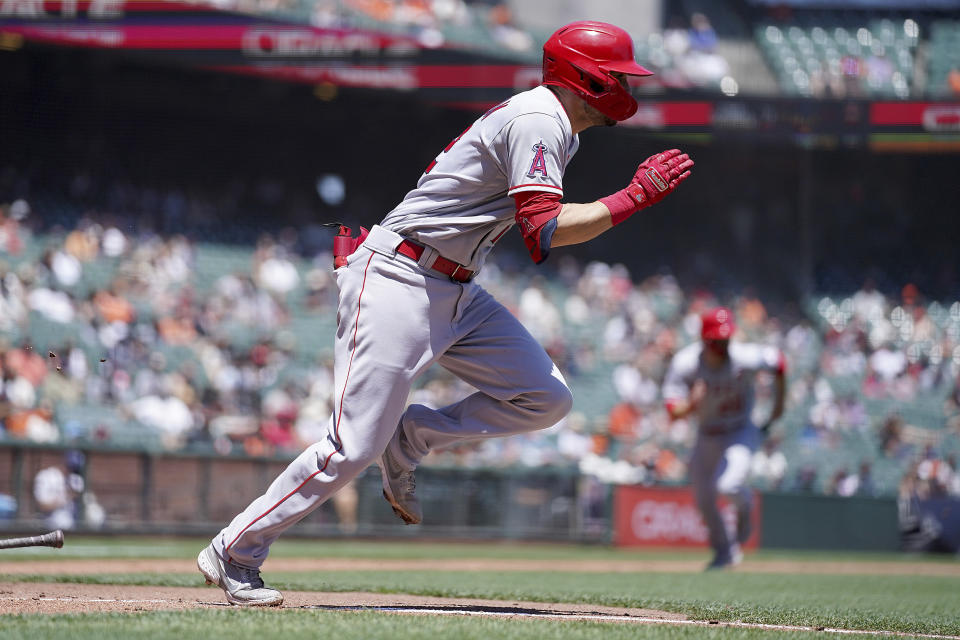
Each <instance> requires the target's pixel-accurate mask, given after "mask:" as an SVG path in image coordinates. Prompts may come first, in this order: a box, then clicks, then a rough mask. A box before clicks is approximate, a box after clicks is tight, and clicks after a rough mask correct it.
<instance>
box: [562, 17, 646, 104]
mask: <svg viewBox="0 0 960 640" xmlns="http://www.w3.org/2000/svg"><path fill="white" fill-rule="evenodd" d="M611 71H618V72H620V73H625V74H627V75H631V76H652V75H653V72H652V71H649V70H647V69H644V68H643V67H641V66H640V65H639V64H637V63H636V61H634V59H633V40H631V39H630V34H629V33H627V32H626V31H624V30H623V29H621V28H620V27H617V26H614V25H612V24H607V23H606V22H593V21H583V22H572V23H570V24H568V25H567V26H565V27H561V28H560V29H558V30H557V32H556V33H554V34H553V35H552V36H550V39H549V40H547V42H546V43H545V44H544V45H543V84H552V85H556V86H560V87H566V88H568V89H570V90H571V91H573V92H574V93H576V94H577V95H578V96H580V97H581V98H582V99H583V100H585V101H586V103H587V104H589V105H590V106H592V107H594V108H595V109H597V111H599V112H600V113H602V114H604V115H605V116H608V117H610V118H613V119H614V120H617V121H621V120H626V119H627V118H629V117H630V116H632V115H633V114H635V113H636V112H637V101H636V100H635V99H634V98H633V96H632V95H630V92H629V91H627V90H626V89H624V88H623V87H622V86H621V85H620V83H619V82H618V81H617V79H616V78H614V77H613V76H611V75H610V72H611Z"/></svg>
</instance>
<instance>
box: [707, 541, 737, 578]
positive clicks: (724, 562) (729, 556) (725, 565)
mask: <svg viewBox="0 0 960 640" xmlns="http://www.w3.org/2000/svg"><path fill="white" fill-rule="evenodd" d="M741 562H743V551H741V550H740V545H738V544H732V545H730V549H729V550H728V551H727V552H726V553H717V554H716V555H715V556H713V560H712V561H711V562H710V564H708V565H707V571H712V570H714V569H729V568H731V567H735V566H737V565H738V564H740V563H741Z"/></svg>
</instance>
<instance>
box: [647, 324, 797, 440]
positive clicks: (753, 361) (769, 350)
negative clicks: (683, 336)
mask: <svg viewBox="0 0 960 640" xmlns="http://www.w3.org/2000/svg"><path fill="white" fill-rule="evenodd" d="M729 353H730V359H729V360H728V361H727V363H726V364H725V365H724V366H722V367H720V368H717V369H714V368H711V367H709V366H707V365H706V363H704V362H703V358H702V357H701V356H702V354H703V343H701V342H695V343H692V344H689V345H687V346H686V347H684V348H683V349H681V350H680V351H678V352H677V353H676V355H674V357H673V360H672V361H671V362H670V368H669V369H668V370H667V375H666V377H665V378H664V382H663V397H664V399H665V400H667V401H668V402H669V401H671V400H686V399H687V397H688V396H689V393H690V388H691V387H692V386H693V385H694V383H695V382H696V381H697V380H703V381H704V382H705V383H706V385H707V395H706V397H705V398H704V400H703V402H702V403H701V405H700V407H699V409H698V410H697V414H696V415H697V418H698V420H699V423H700V431H701V433H702V432H707V433H728V432H732V431H736V430H737V429H740V428H741V427H743V426H745V425H746V424H749V422H750V413H751V412H752V411H753V402H754V377H755V374H756V373H757V372H758V371H776V370H778V369H782V367H783V356H782V353H781V351H780V350H779V349H777V348H776V347H772V346H767V345H760V344H750V343H744V342H731V343H730V347H729Z"/></svg>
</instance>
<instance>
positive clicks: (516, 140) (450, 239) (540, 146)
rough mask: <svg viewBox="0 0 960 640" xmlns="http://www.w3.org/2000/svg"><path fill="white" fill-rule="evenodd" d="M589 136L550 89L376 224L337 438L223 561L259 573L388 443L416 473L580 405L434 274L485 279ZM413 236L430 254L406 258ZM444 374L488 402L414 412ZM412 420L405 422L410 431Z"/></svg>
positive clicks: (284, 486)
mask: <svg viewBox="0 0 960 640" xmlns="http://www.w3.org/2000/svg"><path fill="white" fill-rule="evenodd" d="M576 148H577V137H576V136H574V135H573V134H572V132H571V127H570V122H569V120H568V119H567V116H566V113H565V112H564V110H563V107H562V106H561V105H560V102H559V101H558V100H557V98H556V97H555V96H554V95H553V93H552V92H551V91H550V90H549V89H546V88H544V87H538V88H536V89H533V90H531V91H527V92H525V93H522V94H519V95H517V96H514V97H513V98H511V99H510V100H509V101H507V102H506V103H504V104H501V105H499V106H498V107H495V108H494V109H492V110H491V111H489V112H488V113H487V114H485V115H484V116H482V117H481V118H479V119H478V120H477V121H476V122H475V123H474V124H473V126H472V127H471V128H470V129H469V130H467V131H466V132H464V133H463V134H462V135H461V136H460V137H459V138H457V139H456V140H455V141H454V142H453V143H451V146H448V147H447V149H446V150H445V151H444V152H443V153H441V154H440V155H439V156H438V157H437V160H436V161H435V163H433V164H431V166H430V167H429V168H428V170H427V172H426V173H424V175H423V176H422V177H421V178H420V180H419V182H418V184H417V188H416V189H414V190H413V191H411V192H410V193H408V194H407V196H406V197H405V198H404V200H403V202H402V203H401V204H400V205H399V206H397V208H396V209H394V210H393V211H392V212H390V213H389V214H388V215H387V216H386V218H385V219H384V220H383V223H382V225H376V226H374V228H373V229H372V230H371V232H370V235H369V236H368V238H367V239H366V241H365V242H364V243H363V245H362V246H361V247H360V249H358V250H357V251H356V252H355V253H354V254H353V255H351V256H350V258H349V260H348V262H347V265H346V266H343V267H341V268H339V269H337V270H336V271H335V274H336V280H337V286H338V288H339V293H340V297H339V306H338V327H337V336H336V342H335V366H334V377H335V393H336V396H335V398H334V411H333V415H332V416H331V418H330V425H329V429H328V433H327V436H326V438H324V439H323V440H321V441H320V442H318V443H316V444H314V445H312V446H310V447H309V448H307V450H306V451H304V452H303V453H302V454H300V456H299V457H297V458H296V459H295V460H294V461H293V462H292V463H291V464H290V465H289V467H287V469H286V470H285V471H283V472H282V473H281V474H280V476H278V477H277V479H276V480H275V481H274V482H273V483H272V484H271V485H270V487H269V488H268V489H267V492H266V493H265V494H264V495H263V496H261V497H259V498H257V499H256V500H254V501H253V502H252V503H251V504H250V506H248V507H247V508H246V509H245V510H244V511H243V512H242V513H241V514H239V515H238V516H237V517H236V518H234V520H233V521H232V522H231V523H230V524H229V525H228V526H227V527H226V528H225V529H224V530H223V531H221V532H220V533H219V534H218V535H217V536H216V537H215V538H214V540H213V547H214V549H215V550H216V551H217V552H218V553H219V554H220V555H221V557H223V558H228V559H230V560H232V561H233V562H234V563H236V564H239V565H242V566H247V567H251V568H259V567H260V565H261V564H262V563H263V561H264V559H265V558H266V556H267V553H268V551H269V547H270V544H271V543H272V542H273V541H274V540H275V539H276V538H277V537H278V536H279V535H280V534H281V533H282V532H283V531H284V530H285V529H286V528H288V527H289V526H291V525H292V524H294V523H296V522H297V521H299V520H300V519H302V518H303V517H305V516H306V515H307V514H309V513H310V512H311V511H313V510H314V509H316V508H317V507H318V506H320V504H322V503H323V502H324V501H325V500H326V499H327V498H329V497H330V496H331V495H332V494H333V493H334V492H336V491H337V490H338V489H339V488H340V487H342V486H343V485H345V484H346V483H348V482H349V481H350V480H352V479H353V478H354V477H356V475H357V474H359V473H360V472H361V471H363V470H364V469H365V468H366V467H368V466H369V465H370V464H371V463H372V462H374V461H375V460H376V459H377V458H378V457H379V455H380V454H381V453H382V452H383V450H384V448H385V447H387V446H388V445H389V446H390V447H391V452H392V453H393V454H394V457H395V458H396V459H397V460H400V461H402V462H406V463H408V464H409V465H410V467H411V468H412V467H413V466H415V465H416V463H418V462H419V461H420V459H422V458H423V456H425V455H426V454H427V453H428V452H429V451H430V450H431V449H434V448H437V447H442V446H445V445H448V444H451V443H453V442H456V441H459V440H463V439H472V438H486V437H494V436H505V435H509V434H513V433H520V432H525V431H530V430H534V429H541V428H545V427H549V426H551V425H553V424H555V423H556V422H558V421H559V420H560V419H561V418H563V417H564V416H565V415H566V414H567V412H569V410H570V407H571V405H572V397H571V394H570V391H569V389H568V388H567V386H566V383H565V382H564V380H563V376H561V374H560V372H559V370H558V369H557V367H556V366H555V365H554V364H553V362H552V361H551V360H550V358H549V356H547V354H546V352H545V351H544V350H543V348H542V347H541V346H540V345H539V344H538V343H537V342H536V341H535V340H534V339H533V338H532V337H531V336H530V334H529V333H528V332H527V331H526V330H525V329H524V328H523V326H522V325H520V323H519V322H518V321H517V320H516V318H514V316H513V315H512V314H511V313H510V312H509V311H507V310H506V309H505V308H504V307H503V306H502V305H501V304H500V303H498V302H497V301H496V300H494V299H493V298H492V297H491V296H490V295H489V294H488V293H487V292H486V291H484V290H483V288H482V287H480V286H479V285H477V284H476V283H475V282H468V283H460V282H455V281H452V280H451V279H450V278H448V277H446V276H443V275H440V274H438V273H437V272H436V271H433V270H431V269H430V268H428V267H429V265H431V264H432V261H433V260H434V258H435V257H436V256H437V255H442V256H443V257H445V258H447V259H449V260H454V261H456V262H459V263H460V264H462V265H463V266H464V267H466V268H469V269H472V270H478V269H480V268H481V267H482V265H483V260H484V258H485V257H486V255H487V254H488V253H489V251H490V249H491V248H492V247H493V245H494V243H495V242H496V240H497V239H499V237H500V236H501V235H502V234H503V233H504V232H505V231H506V230H508V229H509V228H510V227H511V226H512V225H513V224H514V216H515V211H516V207H515V204H514V202H513V200H512V198H510V197H509V196H510V195H512V194H513V193H519V192H521V191H527V190H535V191H548V192H551V193H557V194H562V193H563V189H562V177H563V171H564V169H565V168H566V165H567V162H569V160H570V157H571V156H572V155H573V153H574V152H575V151H576ZM404 237H407V238H410V239H413V240H416V241H418V242H420V243H421V244H424V245H426V246H427V249H426V250H425V251H424V252H423V255H422V256H421V257H420V259H419V260H418V261H414V260H412V259H410V258H408V257H406V256H405V255H402V254H399V253H397V247H398V246H399V245H400V243H401V242H402V241H403V239H404ZM434 362H439V363H440V364H441V365H442V366H443V367H445V368H447V369H448V370H450V371H451V372H453V373H454V374H456V375H457V376H459V377H461V378H462V379H464V380H465V381H467V382H468V383H470V384H472V385H473V386H474V387H476V388H477V389H478V390H479V391H478V392H477V393H474V394H472V395H470V396H468V397H467V398H465V399H463V400H462V401H460V402H457V403H455V404H453V405H450V406H448V407H444V408H442V409H440V410H433V409H429V408H427V407H424V406H420V405H413V406H411V407H409V409H407V410H406V411H404V406H405V404H406V401H407V396H408V393H409V391H410V387H411V384H412V382H413V380H414V379H415V378H416V377H417V376H418V375H419V374H420V373H422V372H423V371H424V370H425V369H426V368H427V367H429V366H430V365H431V364H433V363H434ZM401 417H402V420H401Z"/></svg>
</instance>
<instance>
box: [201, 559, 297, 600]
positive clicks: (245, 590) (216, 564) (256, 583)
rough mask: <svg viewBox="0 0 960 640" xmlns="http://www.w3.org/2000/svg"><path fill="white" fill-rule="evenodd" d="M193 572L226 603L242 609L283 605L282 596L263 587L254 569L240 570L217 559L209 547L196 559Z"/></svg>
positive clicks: (242, 568)
mask: <svg viewBox="0 0 960 640" xmlns="http://www.w3.org/2000/svg"><path fill="white" fill-rule="evenodd" d="M197 568H198V569H200V573H202V574H203V575H204V577H205V578H206V579H207V584H215V585H217V586H218V587H220V588H221V589H223V593H224V594H226V596H227V602H229V603H230V604H235V605H239V606H245V607H277V606H280V605H281V604H283V594H281V593H280V592H279V591H277V590H276V589H271V588H269V587H266V586H264V584H263V580H262V579H261V578H260V571H259V570H258V569H248V568H246V567H240V566H237V565H235V564H233V563H232V562H228V561H226V560H223V559H222V558H220V556H219V555H217V552H216V551H214V550H213V545H208V546H207V548H206V549H204V550H203V551H201V552H200V555H199V556H197Z"/></svg>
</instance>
